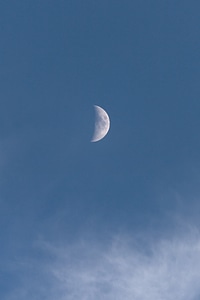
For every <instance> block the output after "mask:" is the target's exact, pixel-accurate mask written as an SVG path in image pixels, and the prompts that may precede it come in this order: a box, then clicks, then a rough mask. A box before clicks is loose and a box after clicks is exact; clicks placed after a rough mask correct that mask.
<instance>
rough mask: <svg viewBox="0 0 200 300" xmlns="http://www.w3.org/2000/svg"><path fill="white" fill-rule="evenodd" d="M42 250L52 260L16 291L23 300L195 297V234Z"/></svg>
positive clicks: (199, 292) (199, 257)
mask: <svg viewBox="0 0 200 300" xmlns="http://www.w3.org/2000/svg"><path fill="white" fill-rule="evenodd" d="M43 249H45V251H46V253H48V255H49V254H51V255H52V262H51V263H50V264H49V263H48V264H46V265H45V266H44V265H43V267H42V265H41V264H40V266H39V268H38V270H40V272H41V274H42V275H43V276H44V277H42V276H41V274H40V279H39V280H38V281H37V280H35V279H34V280H32V281H31V278H30V280H29V281H28V283H27V279H26V284H25V283H24V287H22V289H23V288H24V289H26V288H27V287H29V289H28V290H26V292H24V294H25V295H26V299H31V300H32V299H49V300H78V299H81V300H124V299H125V300H155V299H161V300H174V299H176V300H196V299H200V235H199V233H197V232H191V231H190V233H187V234H184V235H183V234H180V235H179V236H178V235H177V236H174V237H173V238H168V239H159V240H157V241H154V242H153V241H152V240H151V241H150V240H146V241H144V239H143V240H142V242H141V240H140V241H139V242H138V241H135V240H134V239H131V238H129V239H127V238H124V237H121V236H120V237H118V238H116V239H113V241H112V242H111V243H110V244H109V243H107V244H101V245H100V243H98V244H97V243H91V242H86V241H85V242H80V243H77V244H76V245H73V246H70V247H68V246H67V247H63V248H59V247H57V248H56V247H51V246H50V245H47V244H45V247H44V246H43ZM53 257H54V258H53ZM41 270H42V271H41ZM38 274H39V272H38ZM42 278H43V279H42ZM44 278H45V280H44ZM34 289H35V291H36V293H35V295H34V296H33V294H34V292H33V291H34ZM15 292H16V291H15ZM40 293H41V294H40ZM15 295H17V293H15ZM8 299H17V296H16V298H15V297H12V298H8ZM21 299H23V297H21ZM24 299H25V298H24Z"/></svg>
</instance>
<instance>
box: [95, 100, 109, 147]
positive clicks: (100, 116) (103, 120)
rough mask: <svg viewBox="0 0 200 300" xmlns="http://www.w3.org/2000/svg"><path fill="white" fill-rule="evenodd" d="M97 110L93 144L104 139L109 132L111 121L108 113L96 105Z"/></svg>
mask: <svg viewBox="0 0 200 300" xmlns="http://www.w3.org/2000/svg"><path fill="white" fill-rule="evenodd" d="M94 109H95V126H94V134H93V137H92V139H91V142H98V141H100V140H101V139H103V138H104V137H105V136H106V134H107V133H108V131H109V128H110V119H109V116H108V114H107V112H106V111H105V110H104V109H103V108H101V107H100V106H98V105H94Z"/></svg>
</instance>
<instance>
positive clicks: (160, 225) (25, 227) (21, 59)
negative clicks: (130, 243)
mask: <svg viewBox="0 0 200 300" xmlns="http://www.w3.org/2000/svg"><path fill="white" fill-rule="evenodd" d="M199 11H200V3H199V1H185V0H182V1H178V0H175V1H160V0H149V1H141V0H136V1H133V0H126V1H119V0H109V1H106V0H101V1H92V0H86V1H80V0H73V1H72V0H67V1H64V0H59V1H53V0H48V1H47V0H43V1H41V0H40V1H39V0H35V1H25V0H20V1H14V0H11V1H1V3H0V37H1V38H0V41H1V47H0V170H1V172H0V174H1V175H0V176H1V183H0V187H1V192H0V208H1V209H0V241H1V248H0V259H1V262H0V269H1V270H2V271H0V298H1V299H3V300H4V299H5V300H11V299H12V300H13V299H14V300H15V299H22V300H23V299H30V300H32V299H34V300H37V299H50V300H53V299H55V300H57V299H67V300H68V299H69V300H71V299H75V298H70V297H71V296H69V294H68V295H67V294H65V296H63V298H62V297H61V295H60V296H59V297H58V298H56V297H57V296H55V295H54V296H52V295H49V294H48V292H47V290H46V292H45V291H40V289H37V293H36V294H37V295H36V294H34V286H32V287H31V288H30V290H31V291H32V293H31V294H29V290H28V291H26V292H24V293H21V294H20V293H19V289H20V291H21V290H23V288H25V287H24V286H26V287H27V285H29V286H30V282H29V284H25V283H24V281H23V280H22V279H20V278H24V277H26V276H27V277H31V276H33V275H32V274H33V273H34V272H32V271H27V268H24V269H23V266H24V264H31V262H33V261H34V263H36V264H37V263H38V264H39V263H41V262H44V261H45V262H46V259H47V257H48V254H47V253H45V254H44V253H41V251H40V250H38V248H37V247H35V244H37V243H38V240H39V241H40V240H43V241H48V243H51V244H53V245H58V244H59V245H60V244H61V245H66V244H67V245H70V244H71V243H74V242H75V243H78V242H77V241H79V240H82V239H84V237H86V236H87V238H88V237H90V238H91V237H95V239H97V240H103V241H105V240H109V238H110V237H111V236H113V235H116V234H119V232H120V233H121V232H123V233H124V234H125V235H133V234H137V233H138V232H141V231H143V232H146V231H148V232H151V234H152V236H154V235H157V234H158V235H159V236H162V235H163V234H166V232H173V231H174V227H173V226H174V219H177V218H181V219H182V220H184V221H183V222H189V223H190V224H191V223H194V224H195V226H197V227H198V225H197V223H198V215H199V213H200V207H199V193H200V185H199V183H200V117H199V116H200V101H199V99H200V85H199V78H200V57H199V53H200V38H199V30H200V14H199ZM94 104H96V105H99V106H102V107H103V108H104V109H105V110H106V111H107V112H108V114H109V116H110V119H111V128H110V131H109V133H108V135H107V136H106V137H105V139H103V140H102V141H100V142H97V143H90V139H91V137H92V133H93V129H94V109H93V105H94ZM90 238H89V239H90ZM91 239H92V238H91ZM47 252H48V251H47ZM27 262H28V263H27ZM16 264H17V267H16ZM13 265H15V267H13ZM29 272H30V273H29ZM41 273H42V271H41ZM37 274H40V272H39V273H37ZM34 276H36V275H34ZM37 276H41V278H43V279H44V277H43V276H42V275H41V274H40V275H37ZM37 276H36V277H37ZM44 280H45V279H44ZM23 284H24V286H23ZM19 287H20V288H19ZM13 290H14V291H16V292H15V294H12V292H11V291H13ZM33 294H34V295H35V296H31V295H33ZM119 294H120V293H118V295H119ZM113 295H114V294H113ZM113 295H112V296H111V298H105V297H104V298H102V297H103V296H102V295H100V294H98V295H94V298H89V296H88V295H87V293H86V296H85V298H84V299H83V298H82V299H83V300H85V299H86V300H87V299H89V300H90V299H97V300H98V299H108V300H110V299H116V298H115V296H113ZM120 295H121V294H120ZM132 295H135V294H132ZM154 296H155V295H154ZM154 296H152V299H153V297H154ZM15 297H16V298H15ZM23 297H24V298H23ZM31 297H32V298H31ZM45 297H46V298H45ZM51 297H52V298H51ZM76 297H79V296H76ZM87 297H88V298H87ZM98 297H99V298H98ZM112 297H114V298H112ZM119 297H120V296H119ZM123 297H124V296H123ZM133 297H134V296H133ZM161 298H162V299H163V300H165V299H171V298H165V295H163V294H162V297H161ZM77 299H78V298H77ZM121 299H122V298H119V300H121ZM138 299H140V298H138ZM141 299H151V298H141ZM174 299H175V298H174ZM176 299H178V300H179V299H180V300H182V299H185V298H176ZM190 299H194V298H187V300H190ZM126 300H129V298H127V299H126Z"/></svg>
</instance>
